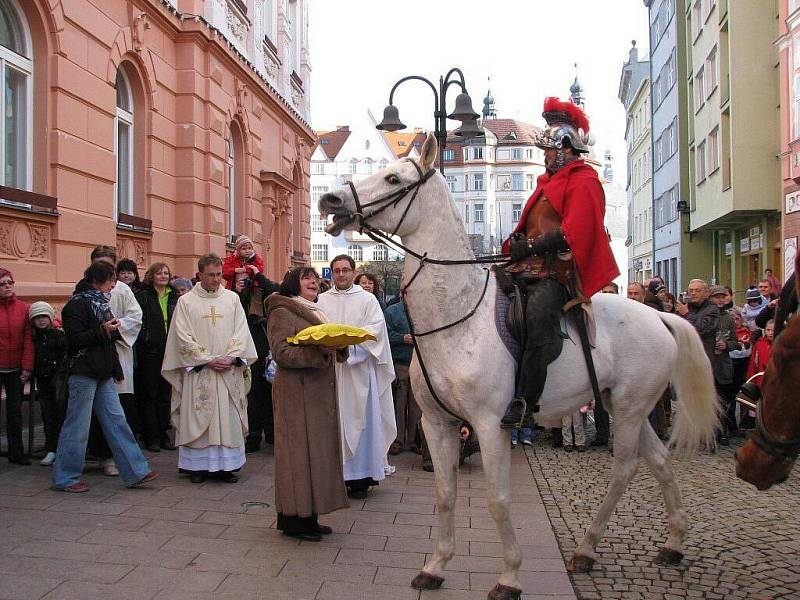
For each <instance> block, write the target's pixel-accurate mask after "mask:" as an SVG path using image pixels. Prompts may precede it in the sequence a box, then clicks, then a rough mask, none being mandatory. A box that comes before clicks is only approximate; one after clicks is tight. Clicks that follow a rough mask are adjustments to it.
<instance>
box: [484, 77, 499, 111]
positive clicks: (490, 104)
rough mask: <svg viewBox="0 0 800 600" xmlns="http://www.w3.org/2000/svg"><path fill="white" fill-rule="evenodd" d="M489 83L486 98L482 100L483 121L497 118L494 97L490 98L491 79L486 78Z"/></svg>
mask: <svg viewBox="0 0 800 600" xmlns="http://www.w3.org/2000/svg"><path fill="white" fill-rule="evenodd" d="M487 80H488V81H489V87H488V89H487V90H486V97H485V98H484V99H483V111H482V114H483V118H484V119H496V118H497V109H496V108H495V107H494V97H493V96H492V87H491V85H492V78H491V77H487Z"/></svg>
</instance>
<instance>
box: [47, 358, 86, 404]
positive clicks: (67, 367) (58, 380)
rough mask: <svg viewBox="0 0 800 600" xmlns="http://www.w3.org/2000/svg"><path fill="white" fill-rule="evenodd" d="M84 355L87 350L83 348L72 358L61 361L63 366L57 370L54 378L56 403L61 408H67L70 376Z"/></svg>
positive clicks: (59, 366)
mask: <svg viewBox="0 0 800 600" xmlns="http://www.w3.org/2000/svg"><path fill="white" fill-rule="evenodd" d="M84 354H86V348H81V349H80V350H78V352H76V353H75V354H74V355H73V356H71V357H70V358H68V359H66V360H63V361H61V364H60V365H58V368H57V369H56V373H55V375H54V376H53V390H54V391H55V396H56V401H57V402H58V403H59V404H60V405H61V406H64V407H66V405H67V400H69V375H70V373H71V372H72V368H73V367H74V366H75V363H76V362H78V359H79V358H81V357H82V356H83V355H84Z"/></svg>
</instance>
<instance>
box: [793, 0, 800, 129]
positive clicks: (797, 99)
mask: <svg viewBox="0 0 800 600" xmlns="http://www.w3.org/2000/svg"><path fill="white" fill-rule="evenodd" d="M798 3H800V0H798ZM796 60H800V56H798V57H797V58H796ZM792 107H793V109H794V114H793V115H792V130H793V135H792V138H793V139H795V140H796V139H798V138H800V74H796V75H795V76H794V98H793V99H792Z"/></svg>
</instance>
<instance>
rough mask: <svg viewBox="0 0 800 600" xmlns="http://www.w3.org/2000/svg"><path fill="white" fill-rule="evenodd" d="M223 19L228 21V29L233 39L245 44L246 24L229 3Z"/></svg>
mask: <svg viewBox="0 0 800 600" xmlns="http://www.w3.org/2000/svg"><path fill="white" fill-rule="evenodd" d="M225 20H226V21H227V23H228V31H230V32H231V35H232V36H233V37H234V39H235V40H236V41H237V42H239V44H241V45H242V46H244V45H245V37H246V36H247V24H246V23H245V22H244V21H243V20H242V19H241V17H240V16H239V15H237V14H236V12H234V10H233V9H232V8H231V6H230V4H229V5H228V9H227V14H226V15H225Z"/></svg>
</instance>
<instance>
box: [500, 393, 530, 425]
mask: <svg viewBox="0 0 800 600" xmlns="http://www.w3.org/2000/svg"><path fill="white" fill-rule="evenodd" d="M526 407H527V404H526V403H525V399H524V398H520V397H517V398H514V399H513V400H512V401H511V404H509V405H508V408H506V414H504V415H503V418H502V419H500V429H519V428H520V427H522V420H523V419H524V418H525V409H526Z"/></svg>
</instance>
